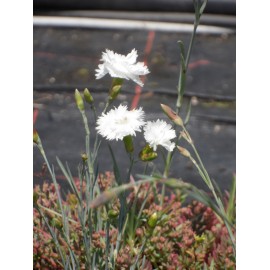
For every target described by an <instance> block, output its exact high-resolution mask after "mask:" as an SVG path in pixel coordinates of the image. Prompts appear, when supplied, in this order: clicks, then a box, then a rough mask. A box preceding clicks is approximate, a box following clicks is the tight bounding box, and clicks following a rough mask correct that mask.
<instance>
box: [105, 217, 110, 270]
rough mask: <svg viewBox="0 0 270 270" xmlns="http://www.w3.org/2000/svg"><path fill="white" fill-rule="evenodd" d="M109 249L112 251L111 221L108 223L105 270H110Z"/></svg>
mask: <svg viewBox="0 0 270 270" xmlns="http://www.w3.org/2000/svg"><path fill="white" fill-rule="evenodd" d="M109 249H110V221H109V220H107V222H106V251H105V270H109V267H108V261H109Z"/></svg>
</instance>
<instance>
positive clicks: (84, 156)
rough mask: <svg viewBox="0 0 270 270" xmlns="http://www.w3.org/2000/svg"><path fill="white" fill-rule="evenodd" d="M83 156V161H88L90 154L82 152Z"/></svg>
mask: <svg viewBox="0 0 270 270" xmlns="http://www.w3.org/2000/svg"><path fill="white" fill-rule="evenodd" d="M81 158H82V161H83V162H86V160H87V159H88V156H87V155H86V153H83V154H81Z"/></svg>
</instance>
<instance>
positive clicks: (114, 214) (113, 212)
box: [108, 209, 119, 219]
mask: <svg viewBox="0 0 270 270" xmlns="http://www.w3.org/2000/svg"><path fill="white" fill-rule="evenodd" d="M118 215H119V211H117V210H114V209H110V210H109V211H108V217H109V218H110V219H115V218H117V217H118Z"/></svg>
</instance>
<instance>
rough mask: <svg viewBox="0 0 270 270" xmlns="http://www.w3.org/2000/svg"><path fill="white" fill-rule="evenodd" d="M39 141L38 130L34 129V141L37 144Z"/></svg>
mask: <svg viewBox="0 0 270 270" xmlns="http://www.w3.org/2000/svg"><path fill="white" fill-rule="evenodd" d="M38 141H39V136H38V133H37V131H36V130H35V129H34V131H33V142H34V143H35V144H38Z"/></svg>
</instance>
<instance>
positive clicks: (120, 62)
mask: <svg viewBox="0 0 270 270" xmlns="http://www.w3.org/2000/svg"><path fill="white" fill-rule="evenodd" d="M137 57H138V54H137V51H136V50H135V49H133V50H132V51H131V52H130V53H129V54H128V55H127V56H125V55H121V54H118V53H114V52H113V51H110V50H108V49H106V52H103V53H102V58H101V60H100V61H102V62H103V64H99V65H98V69H96V79H100V78H102V77H103V76H105V75H106V74H107V73H109V74H110V75H111V77H114V78H122V79H126V80H129V79H131V80H133V81H134V82H135V83H137V84H139V85H140V86H143V83H142V81H141V80H140V77H139V76H140V75H146V74H148V73H149V70H148V68H147V66H145V65H144V63H143V62H138V63H136V59H137Z"/></svg>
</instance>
